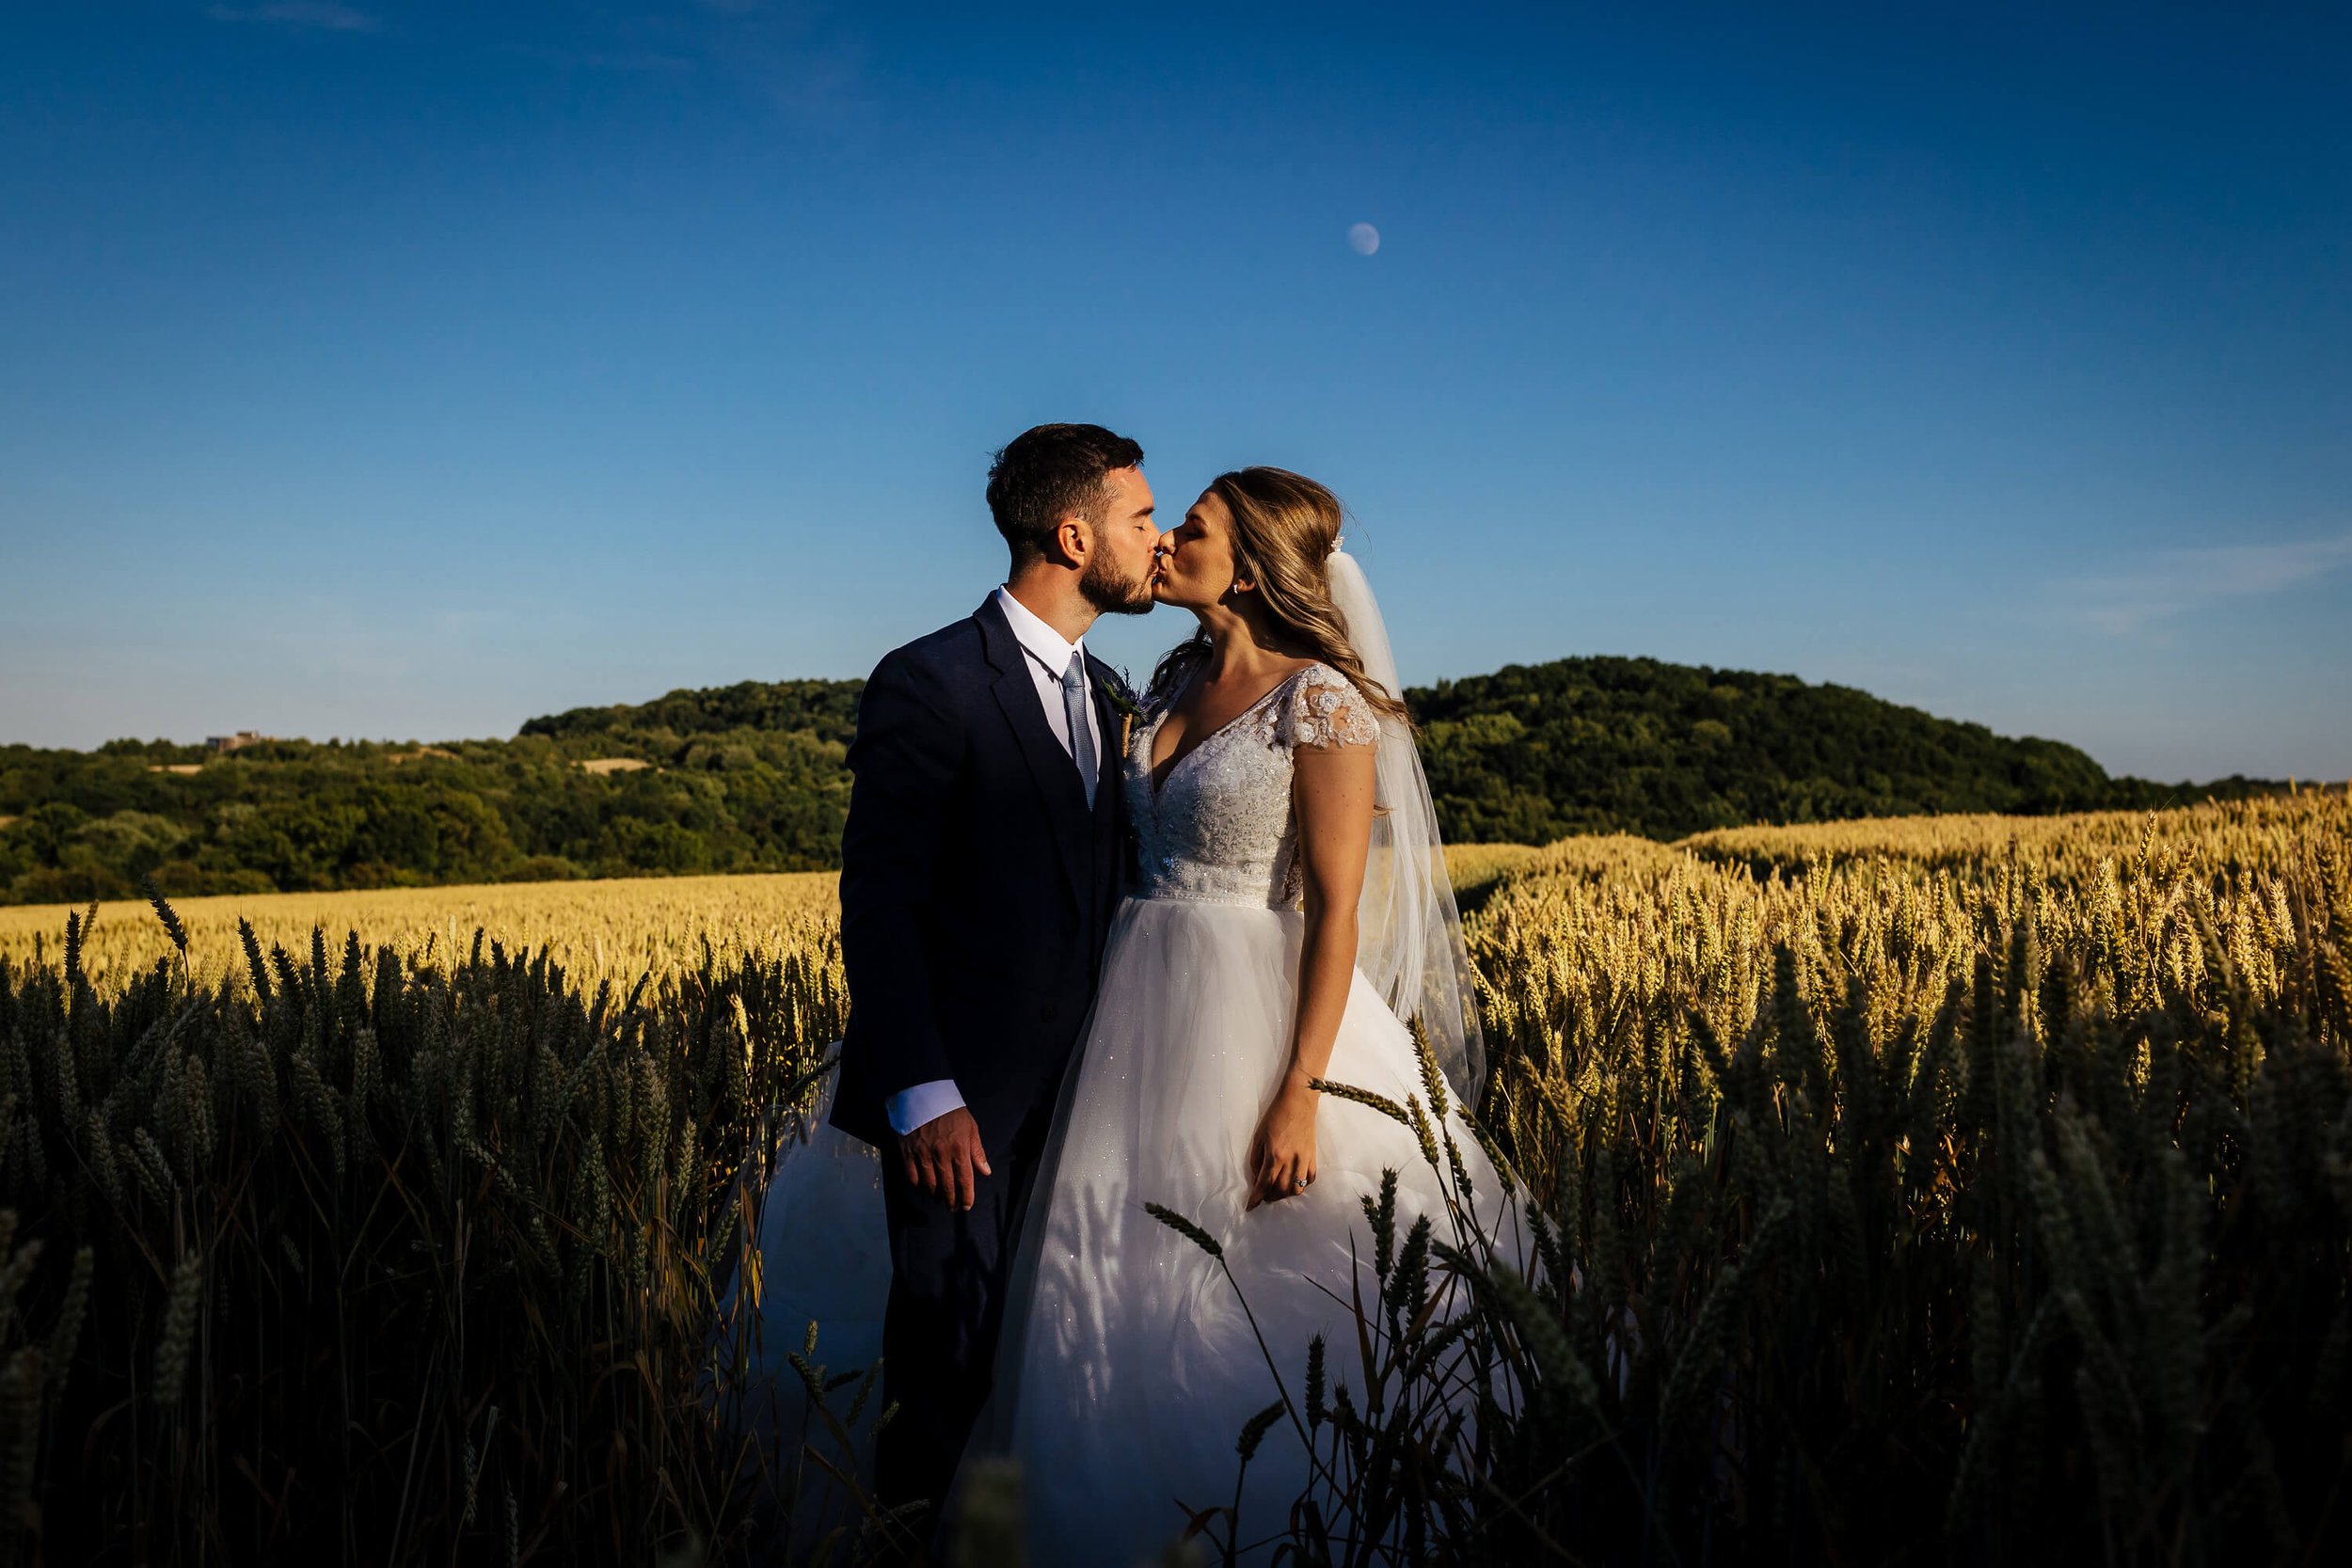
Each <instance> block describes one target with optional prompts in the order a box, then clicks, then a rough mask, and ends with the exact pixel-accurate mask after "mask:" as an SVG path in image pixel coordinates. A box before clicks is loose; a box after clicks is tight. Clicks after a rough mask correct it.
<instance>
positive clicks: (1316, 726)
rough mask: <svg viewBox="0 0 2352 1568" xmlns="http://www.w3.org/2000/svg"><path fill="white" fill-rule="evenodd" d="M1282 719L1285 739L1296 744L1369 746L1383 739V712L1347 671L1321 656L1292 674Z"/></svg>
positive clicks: (1283, 705) (1312, 745)
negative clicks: (1327, 661)
mask: <svg viewBox="0 0 2352 1568" xmlns="http://www.w3.org/2000/svg"><path fill="white" fill-rule="evenodd" d="M1282 718H1283V725H1282V728H1283V732H1284V733H1283V736H1282V738H1283V739H1284V740H1286V741H1288V742H1289V743H1290V744H1291V745H1293V746H1311V747H1335V746H1370V745H1373V744H1375V742H1377V741H1378V740H1379V738H1380V715H1379V714H1378V713H1377V712H1376V711H1375V710H1374V708H1373V705H1372V704H1371V703H1369V702H1367V701H1366V700H1365V698H1364V694H1363V692H1362V691H1360V690H1359V689H1357V686H1356V683H1355V682H1354V681H1352V680H1350V679H1349V678H1348V677H1347V674H1346V673H1345V672H1343V671H1341V670H1339V669H1336V668H1334V667H1333V666H1331V665H1328V664H1326V663H1324V662H1323V661H1322V660H1321V659H1317V660H1315V661H1314V662H1313V663H1311V664H1309V665H1308V666H1307V667H1306V668H1305V669H1303V670H1301V671H1299V672H1298V673H1296V674H1295V675H1293V676H1292V677H1291V691H1290V696H1289V698H1288V700H1287V701H1285V702H1284V703H1283V704H1282Z"/></svg>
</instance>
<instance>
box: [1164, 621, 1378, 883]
mask: <svg viewBox="0 0 2352 1568" xmlns="http://www.w3.org/2000/svg"><path fill="white" fill-rule="evenodd" d="M1179 689H1181V685H1180V687H1179ZM1167 717H1168V705H1167V704H1162V705H1160V706H1159V707H1158V708H1156V709H1155V710H1154V711H1153V712H1152V715H1151V717H1150V718H1148V719H1147V720H1145V721H1144V722H1143V723H1141V724H1139V725H1137V726H1136V732H1135V735H1134V736H1133V737H1132V739H1130V741H1129V742H1128V746H1127V755H1126V757H1125V759H1124V761H1123V763H1122V765H1121V767H1120V782H1121V785H1122V787H1123V788H1124V789H1125V790H1126V793H1127V820H1128V821H1129V822H1131V823H1133V824H1134V825H1135V829H1136V836H1137V838H1138V839H1139V841H1140V844H1141V848H1142V874H1143V880H1142V886H1141V887H1140V888H1139V889H1137V892H1138V894H1139V895H1140V896H1142V897H1145V898H1185V899H1191V900H1193V901H1195V902H1199V903H1209V904H1247V905H1250V906H1252V907H1254V908H1259V909H1278V910H1287V909H1295V908H1297V907H1298V902H1299V897H1300V895H1301V894H1302V893H1303V892H1304V881H1303V879H1302V877H1301V875H1300V870H1299V864H1298V823H1297V818H1296V816H1295V814H1294V813H1293V811H1292V809H1291V752H1292V751H1293V749H1294V748H1295V747H1299V746H1370V745H1372V744H1374V743H1375V742H1376V741H1377V740H1378V739H1379V738H1380V721H1379V716H1378V715H1377V714H1375V712H1374V711H1373V708H1372V705H1371V704H1370V703H1367V702H1365V701H1364V698H1363V694H1362V693H1361V692H1359V691H1358V690H1357V689H1356V688H1355V687H1354V686H1353V685H1351V684H1350V683H1349V681H1348V679H1347V677H1346V676H1345V675H1343V674H1341V673H1339V672H1338V671H1337V670H1334V669H1332V668H1331V667H1330V666H1329V665H1327V664H1320V663H1318V664H1311V665H1309V666H1307V668H1305V669H1304V670H1301V671H1299V672H1298V673H1296V674H1294V675H1292V676H1290V677H1289V678H1288V679H1286V680H1284V681H1282V682H1281V683H1280V684H1279V685H1278V686H1276V687H1275V689H1273V690H1271V691H1269V692H1267V693H1266V694H1265V695H1264V696H1263V697H1261V698H1259V699H1258V701H1257V702H1256V703H1255V704H1253V705H1250V706H1249V707H1248V708H1245V709H1243V710H1242V712H1240V713H1239V714H1237V715H1235V716H1234V718H1233V719H1232V721H1229V722H1228V723H1227V724H1226V725H1225V726H1224V727H1223V728H1222V729H1219V730H1216V731H1215V732H1214V733H1212V734H1211V735H1210V736H1208V738H1206V739H1205V740H1202V741H1201V742H1200V744H1199V745H1198V746H1195V747H1194V748H1193V749H1192V750H1191V751H1189V752H1185V753H1184V755H1183V756H1182V757H1179V758H1178V759H1177V761H1176V765H1175V767H1174V768H1171V769H1170V770H1169V772H1168V776H1167V778H1166V779H1165V781H1164V782H1163V783H1162V784H1161V787H1160V788H1159V790H1158V791H1157V792H1156V793H1154V791H1153V790H1152V745H1153V740H1154V738H1155V737H1156V736H1158V734H1159V731H1160V725H1161V723H1162V721H1165V720H1166V719H1167Z"/></svg>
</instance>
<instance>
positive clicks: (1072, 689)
mask: <svg viewBox="0 0 2352 1568" xmlns="http://www.w3.org/2000/svg"><path fill="white" fill-rule="evenodd" d="M1086 666H1087V656H1086V654H1085V653H1084V651H1080V652H1077V653H1073V654H1072V655H1071V656H1070V668H1069V669H1067V670H1064V671H1063V672H1062V673H1061V710H1062V713H1063V715H1064V716H1065V717H1066V718H1068V719H1069V721H1070V754H1071V755H1072V756H1073V757H1074V758H1075V759H1076V760H1077V764H1078V778H1079V781H1080V782H1081V783H1083V784H1085V785H1086V791H1087V809H1088V810H1089V811H1091V810H1093V809H1094V775H1095V773H1096V772H1097V771H1099V769H1098V768H1097V767H1096V764H1095V760H1094V732H1093V731H1092V730H1090V729H1089V728H1088V727H1087V668H1086Z"/></svg>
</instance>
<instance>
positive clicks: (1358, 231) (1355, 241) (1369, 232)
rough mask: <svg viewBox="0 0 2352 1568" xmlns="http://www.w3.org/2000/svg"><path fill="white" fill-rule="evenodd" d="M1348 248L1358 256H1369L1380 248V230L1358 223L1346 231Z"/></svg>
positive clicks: (1367, 224)
mask: <svg viewBox="0 0 2352 1568" xmlns="http://www.w3.org/2000/svg"><path fill="white" fill-rule="evenodd" d="M1347 244H1348V247H1349V248H1350V249H1352V250H1353V251H1355V252H1356V254H1357V255H1359V256H1369V255H1371V254H1372V253H1373V252H1374V251H1375V250H1377V249H1379V248H1380V230H1377V229H1375V228H1374V227H1373V226H1372V225H1371V224H1369V223H1359V224H1355V225H1353V226H1351V227H1350V228H1349V229H1348V230H1347Z"/></svg>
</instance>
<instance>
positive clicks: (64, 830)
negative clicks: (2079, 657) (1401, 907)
mask: <svg viewBox="0 0 2352 1568" xmlns="http://www.w3.org/2000/svg"><path fill="white" fill-rule="evenodd" d="M862 686H863V683H861V682H857V681H779V682H766V681H743V682H739V683H738V684H736V685H734V686H728V687H717V688H711V689H703V690H679V691H673V692H671V693H669V694H668V695H667V696H664V697H660V698H658V699H656V700H655V701H653V702H649V703H642V704H634V705H613V706H609V707H586V708H574V709H572V710H570V711H569V712H566V713H561V714H554V715H549V716H548V717H544V718H538V719H533V720H532V721H529V722H528V723H526V724H524V725H523V726H522V729H521V731H520V733H518V734H517V735H516V736H515V738H513V739H512V740H463V741H445V742H441V743H438V744H437V745H434V746H431V747H420V746H418V745H416V744H414V743H409V744H405V745H394V744H390V743H385V742H375V741H357V742H336V741H329V742H324V743H322V742H313V741H307V740H273V741H264V742H261V743H258V744H254V745H249V746H246V747H244V748H242V749H240V750H237V751H235V752H229V753H227V754H225V755H218V756H215V754H214V753H213V752H211V751H209V750H207V749H205V748H201V747H195V746H181V745H174V744H171V743H169V742H165V741H135V740H116V741H110V742H108V743H107V744H106V745H104V746H102V747H100V748H99V749H98V750H97V751H95V752H72V751H54V750H40V749H36V748H33V747H29V746H0V903H52V902H76V901H79V900H82V899H85V898H89V897H93V896H95V897H107V898H114V897H121V896H125V895H129V894H131V893H133V892H134V891H135V890H136V888H137V887H138V885H139V882H140V879H141V878H142V877H144V876H146V875H148V874H153V876H154V877H155V878H156V879H157V881H158V882H159V883H160V885H161V886H162V887H163V889H164V890H165V891H166V892H167V893H170V894H175V895H190V894H205V893H263V892H271V891H281V892H294V891H299V890H315V889H337V888H362V887H390V886H402V885H430V884H435V883H446V882H476V881H498V880H544V879H556V878H567V877H583V876H596V877H609V876H630V875H644V874H648V873H654V874H660V873H669V874H686V873H693V872H718V871H805V870H821V869H824V868H827V867H830V866H832V865H834V863H835V862H836V858H837V856H838V853H839V847H840V838H841V824H842V819H843V816H844V815H845V814H846V812H847V810H848V807H849V774H848V771H847V768H845V766H844V757H845V755H846V752H847V750H848V746H849V741H850V735H851V733H852V731H853V729H854V727H855V724H856V718H857V699H858V693H859V691H860V690H861V689H862ZM1406 699H1407V701H1408V702H1409V703H1410V704H1411V705H1412V708H1413V711H1414V713H1415V715H1416V716H1417V717H1418V718H1419V720H1420V721H1421V723H1422V726H1423V729H1422V756H1423V759H1424V762H1425V764H1426V766H1427V768H1428V770H1429V780H1430V786H1431V789H1432V790H1433V792H1434V793H1435V794H1436V796H1437V798H1438V816H1439V820H1440V825H1441V827H1442V828H1443V830H1444V832H1445V834H1446V836H1447V838H1448V840H1449V841H1451V842H1454V843H1464V844H1468V843H1482V842H1483V843H1497V842H1502V843H1522V844H1541V843H1546V842H1549V840H1552V839H1555V838H1561V837H1565V836H1567V835H1569V834H1572V833H1579V832H1631V833H1639V834H1643V835H1645V836H1648V837H1652V838H1661V839H1673V838H1678V837H1681V836H1682V835H1684V834H1687V833H1691V832H1699V831H1701V830H1704V829H1708V828H1717V827H1726V826H1734V825H1740V824H1744V823H1750V822H1759V821H1760V822H1810V821H1829V820H1836V819H1839V818H1844V817H1853V816H1896V815H1907V814H1911V813H1916V812H1944V811H1999V812H2023V813H2044V812H2054V811H2074V810H2090V809H2097V808H2104V807H2137V806H2149V805H2159V804H2177V803H2182V802H2185V801H2187V800H2201V799H2208V798H2212V797H2214V796H2217V795H2220V796H2230V795H2240V794H2249V793H2256V792H2259V791H2262V790H2265V789H2267V788H2270V787H2272V786H2270V785H2268V784H2265V783H2263V782H2262V781H2251V780H2243V779H2235V780H2231V781H2227V782H2225V783H2223V784H2215V785H2202V786H2192V785H2187V784H2180V785H2169V786H2168V785H2156V784H2147V783H2145V782H2143V781H2140V780H2136V779H2119V778H2111V777H2109V776H2108V775H2107V774H2106V771H2105V770H2104V769H2102V768H2100V767H2099V765H2098V764H2097V763H2095V762H2093V761H2092V760H2091V759H2090V757H2089V756H2088V755H2086V754H2085V753H2083V752H2080V751H2078V750H2076V749H2075V748H2074V747H2071V746H2066V745H2061V744H2059V743H2058V742H2055V741H2047V740H2030V739H2027V740H2012V739H2005V738H2003V737H2001V736H1995V735H1994V734H1993V733H1992V732H1991V731H1989V730H1987V729H1985V728H1984V727H1983V726H1981V725H1979V724H1966V723H1956V722H1953V721H1949V720H1943V719H1937V718H1933V717H1931V716H1930V715H1928V714H1926V713H1922V712H1920V711H1919V710H1917V709H1915V708H1907V707H1900V706H1898V705H1894V704H1891V703H1886V702H1883V701H1881V700H1880V699H1878V698H1875V697H1872V696H1870V695H1868V694H1867V693H1866V692H1862V691H1857V690H1854V689H1851V688H1846V687H1836V686H1812V685H1807V684H1806V683H1804V682H1803V681H1799V680H1796V679H1794V678H1792V677H1789V676H1786V675H1766V674H1754V673H1745V672H1739V671H1723V670H1709V669H1704V668H1694V667H1691V666H1687V665H1676V664H1665V663H1661V662H1659V661H1657V660H1655V659H1641V658H1574V659H1561V660H1558V661H1555V662H1553V663H1549V664H1541V665H1532V666H1520V665H1514V666H1511V667H1509V668H1506V669H1503V670H1501V671H1498V672H1497V673H1494V674H1491V675H1480V676H1474V677H1471V678H1470V679H1466V680H1458V681H1444V682H1440V683H1439V684H1438V685H1437V686H1435V687H1429V688H1417V689H1412V690H1410V691H1408V692H1407V693H1406ZM613 759H620V760H622V761H624V762H629V763H642V764H644V765H645V766H644V767H642V768H624V769H607V768H598V769H595V770H592V769H590V768H586V767H583V766H582V764H586V763H591V762H599V761H603V762H610V761H612V760H613ZM192 766H193V768H194V770H193V771H171V770H170V769H172V768H183V769H185V768H190V767H192Z"/></svg>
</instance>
